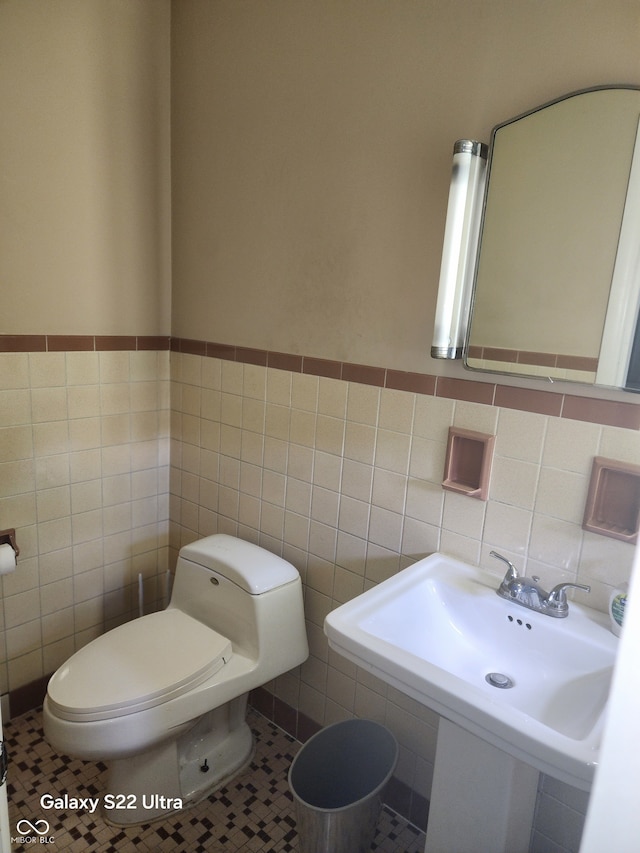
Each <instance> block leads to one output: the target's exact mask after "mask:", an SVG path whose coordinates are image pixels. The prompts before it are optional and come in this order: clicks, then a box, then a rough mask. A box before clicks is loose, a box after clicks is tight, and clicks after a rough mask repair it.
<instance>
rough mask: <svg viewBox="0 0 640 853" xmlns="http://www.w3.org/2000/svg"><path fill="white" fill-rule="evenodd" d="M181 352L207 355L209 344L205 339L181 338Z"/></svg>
mask: <svg viewBox="0 0 640 853" xmlns="http://www.w3.org/2000/svg"><path fill="white" fill-rule="evenodd" d="M180 352H184V353H189V354H190V355H206V354H207V344H206V342H205V341H194V340H191V339H189V338H180Z"/></svg>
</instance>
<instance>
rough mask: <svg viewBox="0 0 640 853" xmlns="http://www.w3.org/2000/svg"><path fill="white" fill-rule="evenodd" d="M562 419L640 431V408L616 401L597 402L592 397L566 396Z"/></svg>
mask: <svg viewBox="0 0 640 853" xmlns="http://www.w3.org/2000/svg"><path fill="white" fill-rule="evenodd" d="M562 417H563V418H570V419H572V420H575V421H590V422H591V423H596V424H607V425H608V426H618V427H625V428H626V429H640V406H639V405H638V404H637V403H621V402H618V401H616V400H597V399H594V398H592V397H574V396H573V395H572V394H565V397H564V406H563V408H562Z"/></svg>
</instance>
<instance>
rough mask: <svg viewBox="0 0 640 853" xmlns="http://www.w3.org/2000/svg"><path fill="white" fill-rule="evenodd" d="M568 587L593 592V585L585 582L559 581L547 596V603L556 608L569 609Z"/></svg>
mask: <svg viewBox="0 0 640 853" xmlns="http://www.w3.org/2000/svg"><path fill="white" fill-rule="evenodd" d="M567 589H583V590H584V591H585V592H591V587H590V586H587V584H583V583H559V584H556V586H554V588H553V589H552V590H551V592H550V593H549V595H548V596H547V604H548V606H549V607H553V608H554V610H568V609H569V605H568V603H567V596H566V590H567Z"/></svg>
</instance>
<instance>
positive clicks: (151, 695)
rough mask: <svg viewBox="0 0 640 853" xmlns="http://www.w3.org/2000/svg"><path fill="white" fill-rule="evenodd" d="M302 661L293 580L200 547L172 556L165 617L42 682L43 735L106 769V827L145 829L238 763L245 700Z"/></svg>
mask: <svg viewBox="0 0 640 853" xmlns="http://www.w3.org/2000/svg"><path fill="white" fill-rule="evenodd" d="M307 655H308V646H307V638H306V633H305V629H304V612H303V604H302V585H301V582H300V576H299V574H298V572H297V570H296V569H295V568H294V567H293V566H292V565H291V564H290V563H287V562H286V561H284V560H282V559H281V558H280V557H277V556H276V555H274V554H271V553H270V552H268V551H266V550H264V549H263V548H260V547H258V546H257V545H253V544H251V543H248V542H244V541H242V540H240V539H236V538H234V537H231V536H227V535H224V534H218V535H214V536H209V537H207V538H205V539H202V540H199V541H197V542H194V543H192V544H191V545H187V546H185V547H184V548H182V549H181V551H180V554H179V557H178V564H177V567H176V575H175V582H174V585H173V591H172V596H171V601H170V603H169V606H168V607H167V609H166V610H164V611H162V612H160V613H153V614H150V615H148V616H143V617H140V618H139V619H136V620H134V621H132V622H128V623H126V624H125V625H121V626H120V627H118V628H115V629H114V630H112V631H110V632H108V633H106V634H103V635H102V636H101V637H98V638H97V639H96V640H94V641H93V642H92V643H90V644H89V645H87V646H85V647H84V648H82V649H80V651H78V652H76V654H74V655H73V656H72V657H71V658H70V659H69V660H68V661H67V662H66V663H65V664H63V666H61V667H60V669H59V670H58V671H57V672H56V673H54V675H53V676H52V678H51V680H50V682H49V686H48V689H47V696H46V698H45V703H44V708H43V720H44V728H45V735H46V737H47V740H48V741H49V742H50V743H51V745H52V746H53V747H54V748H56V749H57V750H59V751H60V752H62V753H65V754H68V755H73V756H76V757H78V758H83V759H99V760H103V761H107V762H108V764H109V777H108V782H107V792H106V793H105V796H104V800H103V802H104V805H105V807H106V808H107V811H106V812H105V816H106V817H107V818H108V819H109V820H110V821H111V822H113V823H117V824H132V823H139V822H145V821H149V820H154V819H156V818H159V817H162V816H164V815H166V814H167V813H170V812H171V811H175V810H178V809H180V808H182V807H183V806H185V805H187V804H188V803H191V802H196V801H197V800H198V799H201V798H202V797H203V796H206V795H207V794H208V793H210V791H212V790H214V789H215V788H216V787H220V785H222V784H224V783H225V782H226V781H227V780H228V779H229V778H230V777H231V776H232V775H234V774H235V773H237V772H238V770H239V769H240V768H241V767H242V766H244V765H245V764H246V763H247V761H248V760H249V759H250V757H251V755H252V751H253V738H252V736H251V732H250V730H249V727H248V725H247V723H246V719H245V716H246V713H245V712H246V704H247V696H248V692H249V690H251V689H253V688H255V687H258V686H260V685H262V684H265V683H266V682H267V681H270V680H271V679H272V678H275V677H276V676H278V675H281V674H282V673H284V672H287V671H288V670H290V669H292V668H293V667H295V666H298V665H299V664H301V663H302V662H303V661H304V660H305V659H306V658H307ZM114 798H116V799H114ZM123 798H124V799H123ZM114 802H119V803H124V802H126V803H128V804H134V806H135V808H123V809H122V810H120V809H116V808H115V807H113V805H112V804H113V803H114ZM110 805H111V806H112V808H111V810H110V811H109V810H108V807H109V806H110Z"/></svg>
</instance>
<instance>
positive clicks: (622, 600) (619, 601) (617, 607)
mask: <svg viewBox="0 0 640 853" xmlns="http://www.w3.org/2000/svg"><path fill="white" fill-rule="evenodd" d="M628 590H629V584H627V583H622V584H620V586H619V587H617V589H614V591H613V592H612V593H611V597H610V598H609V619H610V620H611V630H612V631H613V633H614V634H615V635H616V637H619V636H620V633H621V631H622V625H623V623H624V611H625V607H626V605H627V592H628Z"/></svg>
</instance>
